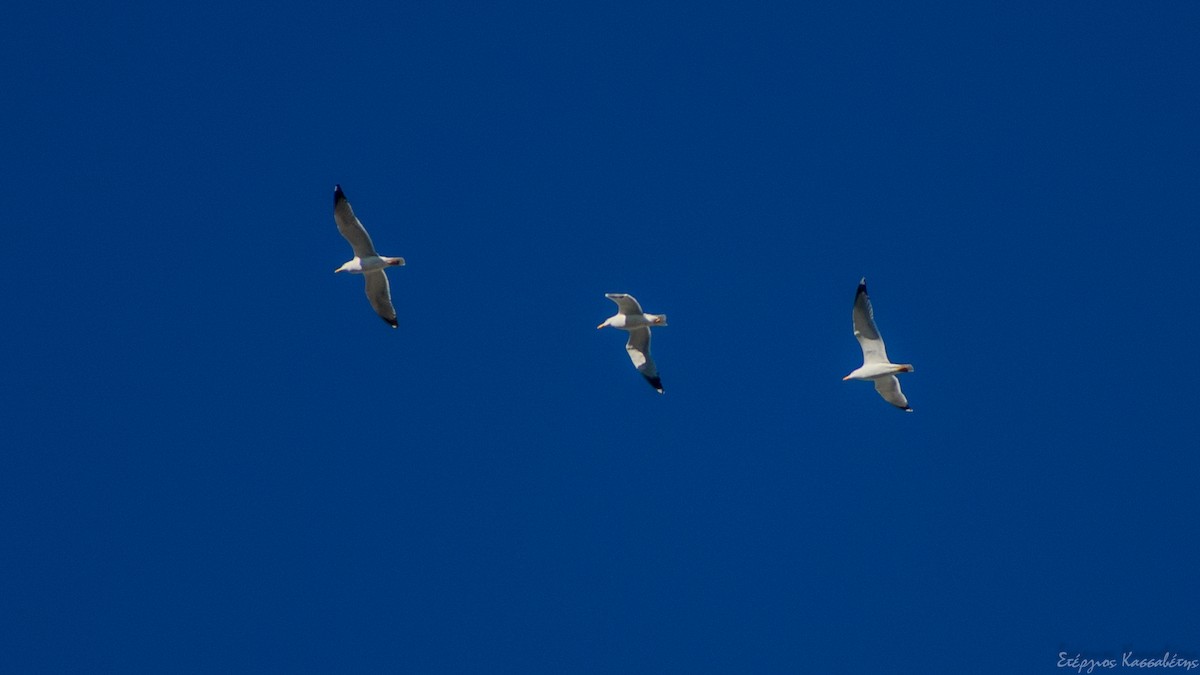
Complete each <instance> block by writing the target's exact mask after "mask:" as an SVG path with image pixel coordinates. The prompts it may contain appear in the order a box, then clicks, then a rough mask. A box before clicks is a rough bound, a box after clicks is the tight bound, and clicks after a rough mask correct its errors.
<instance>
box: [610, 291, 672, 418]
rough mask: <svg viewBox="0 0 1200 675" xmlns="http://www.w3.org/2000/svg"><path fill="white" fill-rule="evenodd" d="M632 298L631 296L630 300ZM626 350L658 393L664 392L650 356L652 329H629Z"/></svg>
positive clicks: (639, 370) (636, 366)
mask: <svg viewBox="0 0 1200 675" xmlns="http://www.w3.org/2000/svg"><path fill="white" fill-rule="evenodd" d="M610 297H611V296H610ZM632 299H633V298H630V300H632ZM635 304H636V302H635ZM625 351H627V352H629V359H630V360H631V361H633V365H634V367H635V368H637V369H638V372H639V373H641V374H642V377H644V378H646V381H647V382H649V383H650V386H652V387H654V388H655V389H657V390H658V393H660V394H661V393H663V386H662V380H661V379H659V377H658V368H655V367H654V359H652V358H650V329H649V328H634V329H633V330H631V331H629V342H627V343H625Z"/></svg>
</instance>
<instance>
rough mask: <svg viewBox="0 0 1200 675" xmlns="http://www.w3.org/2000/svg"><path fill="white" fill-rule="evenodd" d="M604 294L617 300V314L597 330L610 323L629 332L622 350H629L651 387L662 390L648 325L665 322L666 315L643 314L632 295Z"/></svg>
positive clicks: (659, 391)
mask: <svg viewBox="0 0 1200 675" xmlns="http://www.w3.org/2000/svg"><path fill="white" fill-rule="evenodd" d="M604 297H606V298H608V299H609V300H612V301H613V302H615V303H617V313H616V315H615V316H611V317H609V318H607V319H605V320H604V323H602V324H600V325H599V326H596V329H597V330H599V329H601V328H604V327H605V326H612V327H613V328H620V329H621V330H624V331H629V342H627V343H626V344H625V351H627V352H629V358H630V359H631V360H632V361H633V365H634V367H635V368H637V369H638V372H639V373H641V374H642V376H643V377H645V378H646V381H647V382H649V383H650V386H652V387H654V388H655V389H657V390H658V393H660V394H661V393H663V386H662V380H660V379H659V377H658V369H657V368H655V367H654V360H653V359H651V358H650V326H665V325H667V315H666V314H646V313H645V312H643V311H642V306H641V305H639V304H638V301H637V300H635V299H634V298H633V296H632V295H627V294H625V293H605V294H604Z"/></svg>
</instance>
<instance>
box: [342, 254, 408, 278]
mask: <svg viewBox="0 0 1200 675" xmlns="http://www.w3.org/2000/svg"><path fill="white" fill-rule="evenodd" d="M403 264H404V258H390V257H388V256H386V255H372V256H367V257H366V258H360V257H358V256H354V257H353V258H351V259H350V260H349V261H348V262H346V263H344V264H343V265H342V266H341V267H339V268H337V269H336V270H334V271H335V272H349V273H351V274H365V273H367V272H370V271H372V270H379V269H383V268H384V267H391V266H393V265H403Z"/></svg>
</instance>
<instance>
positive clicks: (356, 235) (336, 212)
mask: <svg viewBox="0 0 1200 675" xmlns="http://www.w3.org/2000/svg"><path fill="white" fill-rule="evenodd" d="M333 220H334V222H336V223H337V227H338V232H341V233H342V236H343V237H345V238H346V241H348V242H350V247H351V248H353V249H354V255H356V256H358V257H359V258H368V257H370V256H373V255H375V245H374V244H372V243H371V236H370V235H368V234H367V229H366V228H365V227H363V224H362V223H360V222H359V221H358V218H355V217H354V209H352V208H350V202H349V201H347V200H346V193H345V192H342V186H341V185H335V186H333ZM386 283H387V282H386V281H385V282H384V284H385V285H386Z"/></svg>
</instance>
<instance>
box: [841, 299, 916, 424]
mask: <svg viewBox="0 0 1200 675" xmlns="http://www.w3.org/2000/svg"><path fill="white" fill-rule="evenodd" d="M853 314H854V337H856V338H858V344H859V346H860V347H862V353H863V364H862V367H861V368H855V369H854V370H853V371H851V372H850V374H849V375H847V376H845V377H843V378H842V380H843V381H845V380H874V381H875V391H877V392H879V395H880V396H882V397H883V400H885V401H887V402H888V403H891V404H892V405H894V406H896V407H897V408H900V409H902V410H904V412H912V408H910V407H908V399H907V398H905V397H904V392H902V391H900V380H898V379H896V373H911V372H912V371H913V367H912V364H911V363H892V362H891V361H888V356H887V350H886V349H884V347H883V338H882V337H880V335H879V329H878V328H876V327H875V312H874V310H872V309H871V299H870V298H868V297H867V278H866V277H863V278H862V280H861V281H859V282H858V292H857V293H855V294H854V312H853Z"/></svg>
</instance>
